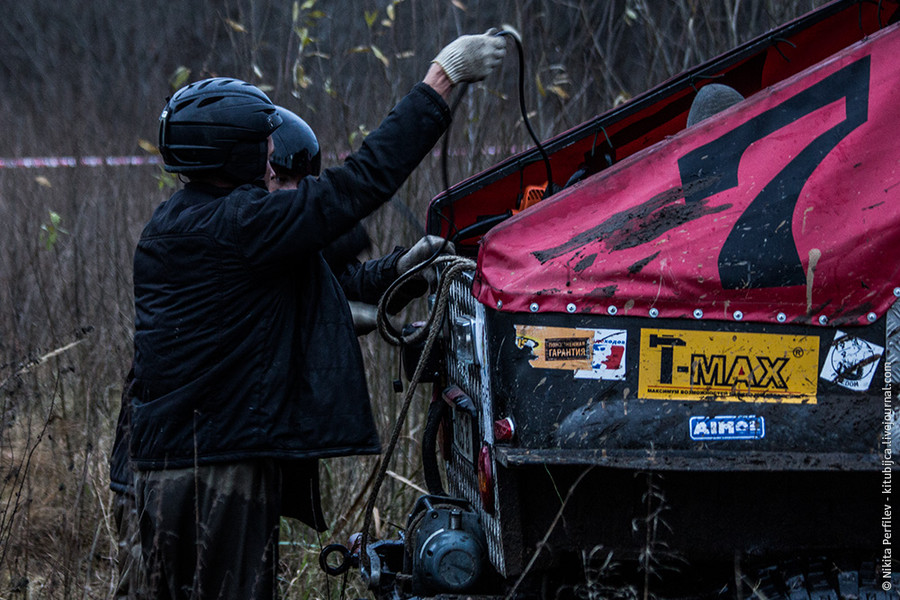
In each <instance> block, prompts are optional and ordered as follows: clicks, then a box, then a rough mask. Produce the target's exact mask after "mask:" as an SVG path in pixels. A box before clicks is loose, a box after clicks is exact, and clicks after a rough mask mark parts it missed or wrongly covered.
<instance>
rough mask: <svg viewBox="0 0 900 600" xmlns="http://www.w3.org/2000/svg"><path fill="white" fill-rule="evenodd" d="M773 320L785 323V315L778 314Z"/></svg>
mask: <svg viewBox="0 0 900 600" xmlns="http://www.w3.org/2000/svg"><path fill="white" fill-rule="evenodd" d="M775 319H776V320H777V321H778V322H779V323H784V322H785V321H787V315H786V314H784V313H778V314H777V315H775Z"/></svg>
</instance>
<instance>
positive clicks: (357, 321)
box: [350, 300, 378, 335]
mask: <svg viewBox="0 0 900 600" xmlns="http://www.w3.org/2000/svg"><path fill="white" fill-rule="evenodd" d="M350 314H351V315H352V316H353V329H354V331H356V335H366V334H367V333H369V332H370V331H374V330H375V327H377V326H378V310H377V309H376V308H375V307H374V306H372V305H371V304H366V303H365V302H354V301H352V300H351V301H350Z"/></svg>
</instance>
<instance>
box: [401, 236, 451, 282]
mask: <svg viewBox="0 0 900 600" xmlns="http://www.w3.org/2000/svg"><path fill="white" fill-rule="evenodd" d="M443 245H444V238H442V237H440V236H437V235H426V236H425V237H423V238H422V239H420V240H419V241H418V242H416V243H415V245H413V247H412V248H410V249H409V250H407V251H406V252H404V253H403V255H402V256H401V257H400V259H399V260H397V275H403V274H404V273H406V272H408V271H409V270H410V269H412V268H413V267H415V266H416V265H418V264H420V263H423V262H425V261H426V260H428V259H429V258H431V255H432V254H434V253H435V252H437V251H438V250H439V249H440V248H441V247H442V246H443ZM455 252H456V249H455V248H454V247H453V242H447V247H446V248H444V252H443V253H442V254H454V253H455Z"/></svg>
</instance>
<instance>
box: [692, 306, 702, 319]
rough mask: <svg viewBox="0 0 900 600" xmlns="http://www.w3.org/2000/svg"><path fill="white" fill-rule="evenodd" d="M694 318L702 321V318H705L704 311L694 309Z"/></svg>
mask: <svg viewBox="0 0 900 600" xmlns="http://www.w3.org/2000/svg"><path fill="white" fill-rule="evenodd" d="M694 318H695V319H702V318H703V311H702V310H700V309H699V308H695V309H694Z"/></svg>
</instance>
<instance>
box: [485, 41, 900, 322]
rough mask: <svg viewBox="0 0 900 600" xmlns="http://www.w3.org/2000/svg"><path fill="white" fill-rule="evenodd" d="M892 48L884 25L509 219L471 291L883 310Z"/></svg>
mask: <svg viewBox="0 0 900 600" xmlns="http://www.w3.org/2000/svg"><path fill="white" fill-rule="evenodd" d="M897 56H900V30H898V27H897V26H896V25H895V26H891V27H889V28H887V29H884V30H882V31H881V32H879V33H877V34H874V35H872V36H871V37H869V38H868V39H865V40H863V41H862V42H860V43H858V44H855V45H853V46H850V47H848V48H847V49H846V50H844V51H842V52H840V53H838V54H836V55H834V56H832V57H831V58H829V59H827V60H825V61H823V62H821V63H819V64H817V65H814V66H812V67H810V68H809V69H807V70H806V71H803V72H801V73H799V74H798V75H796V76H794V77H792V78H790V79H787V80H785V81H782V82H780V83H778V84H776V85H773V86H772V87H771V88H768V89H765V90H763V91H761V92H759V93H756V94H754V95H753V96H751V97H749V98H747V99H746V100H745V101H744V102H741V103H739V104H737V105H735V106H733V107H731V108H729V109H727V110H726V111H724V112H722V113H720V114H718V115H716V116H714V117H712V118H710V119H707V120H706V121H703V122H701V123H699V124H697V125H694V126H693V127H690V128H687V129H685V130H683V131H681V132H680V133H678V134H677V135H675V136H673V137H671V138H669V139H667V140H665V141H663V142H660V143H658V144H656V145H655V146H652V147H650V148H648V149H646V150H644V151H641V152H639V153H637V154H635V155H633V156H631V157H629V158H627V159H625V160H623V161H622V162H620V163H618V164H616V165H614V166H613V167H611V168H609V169H607V170H606V171H603V172H601V173H599V174H597V175H595V176H593V177H591V178H589V179H586V180H585V181H583V182H581V183H579V184H576V185H574V186H572V187H570V188H568V189H566V190H564V191H562V192H558V193H557V194H556V195H554V196H552V197H551V198H548V199H547V200H545V201H543V202H542V203H540V204H538V205H536V206H534V207H532V208H529V209H527V210H525V211H523V212H521V213H519V214H518V215H516V216H514V217H512V218H510V219H509V220H507V221H506V222H504V223H502V224H501V225H499V226H497V227H495V228H494V229H492V230H491V231H490V232H488V233H487V234H486V235H485V236H484V238H483V239H482V242H481V248H480V250H479V255H478V272H477V274H476V280H475V285H474V288H473V291H474V293H475V295H476V297H477V298H478V300H479V301H480V302H482V303H484V304H487V305H488V306H491V307H498V308H500V310H504V311H513V312H528V311H530V312H535V311H537V312H576V313H603V314H607V313H614V314H618V315H626V314H627V315H632V316H647V315H656V314H657V311H658V316H660V317H685V318H704V319H707V318H712V319H728V320H732V319H743V320H751V321H760V322H768V321H772V322H774V321H776V320H778V321H787V322H801V323H814V324H830V325H834V324H852V323H866V322H868V321H869V320H872V319H874V318H875V317H877V316H880V315H882V314H883V313H884V312H885V311H886V310H887V308H888V307H889V306H890V305H891V304H892V303H893V302H894V301H895V300H896V297H895V294H894V290H895V288H898V286H900V273H898V262H897V260H896V253H897V249H898V248H900V204H898V200H900V186H898V183H900V134H898V114H900V108H898V107H900V62H898V61H897ZM652 309H655V310H652ZM699 311H702V316H701V312H699ZM779 313H780V315H779Z"/></svg>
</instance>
